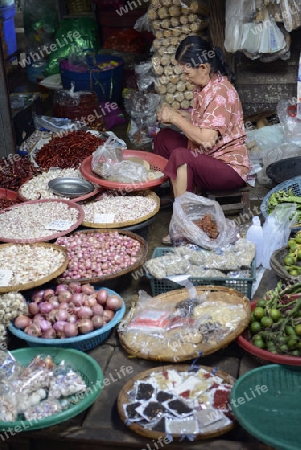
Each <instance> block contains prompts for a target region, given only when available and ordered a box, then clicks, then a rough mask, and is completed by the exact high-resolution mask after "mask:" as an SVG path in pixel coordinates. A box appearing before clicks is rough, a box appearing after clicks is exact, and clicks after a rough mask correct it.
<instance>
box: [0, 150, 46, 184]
mask: <svg viewBox="0 0 301 450" xmlns="http://www.w3.org/2000/svg"><path fill="white" fill-rule="evenodd" d="M15 156H16V157H15V158H12V157H7V158H3V159H2V160H1V161H0V187H2V188H6V189H11V190H13V191H17V190H18V189H19V187H20V186H21V184H22V182H23V180H25V179H28V178H32V177H33V175H34V174H36V173H38V172H39V170H38V169H37V168H35V167H34V166H33V164H32V163H31V162H30V161H29V159H28V157H27V156H20V155H15Z"/></svg>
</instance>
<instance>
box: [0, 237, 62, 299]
mask: <svg viewBox="0 0 301 450" xmlns="http://www.w3.org/2000/svg"><path fill="white" fill-rule="evenodd" d="M14 245H23V244H2V245H1V246H0V249H2V248H5V247H6V248H9V247H12V246H14ZM27 245H30V246H31V247H47V248H52V249H53V250H58V251H59V252H61V253H63V255H64V257H65V260H64V262H63V263H62V265H61V266H60V267H59V268H58V269H57V270H56V271H55V272H53V273H50V274H49V275H47V276H45V277H42V278H40V279H39V280H35V281H28V283H24V284H18V285H13V286H0V293H5V292H12V291H22V290H27V289H32V288H34V287H37V286H41V285H42V284H44V283H47V282H48V281H50V280H53V279H54V278H56V277H58V276H59V275H61V274H62V273H63V272H64V271H65V270H66V268H67V265H68V255H67V251H66V250H65V249H64V247H61V246H60V245H56V244H48V243H46V242H36V243H34V244H27ZM23 269H25V270H26V267H24V268H23Z"/></svg>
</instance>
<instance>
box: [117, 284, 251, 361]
mask: <svg viewBox="0 0 301 450" xmlns="http://www.w3.org/2000/svg"><path fill="white" fill-rule="evenodd" d="M195 289H196V290H197V294H198V297H200V296H201V295H202V294H206V301H223V302H227V303H229V304H234V305H242V306H243V308H244V310H245V312H246V317H245V318H244V319H243V320H241V321H240V322H239V324H238V325H237V327H236V328H235V329H234V330H233V331H231V332H230V333H229V334H227V335H226V336H225V337H224V338H223V339H222V340H221V341H220V342H218V343H216V344H214V345H209V344H208V343H199V344H189V345H188V344H187V343H180V342H177V345H176V347H175V348H174V347H172V346H168V345H167V342H165V343H164V345H161V346H160V350H161V353H160V354H158V353H155V352H154V350H153V349H152V348H151V339H152V335H151V334H150V335H147V334H146V333H143V334H142V333H141V336H143V348H141V347H139V344H137V342H135V345H136V348H133V347H132V346H131V345H129V344H128V342H127V332H126V331H125V330H126V324H127V323H128V322H129V321H130V320H131V318H132V317H133V315H134V313H135V306H133V307H132V308H131V310H130V311H129V313H128V314H127V315H126V317H125V318H124V319H123V321H122V322H121V324H120V326H119V329H118V334H119V339H120V343H121V345H122V347H123V348H124V349H125V350H126V351H127V352H128V353H129V354H130V355H134V356H135V357H137V358H142V359H147V360H153V361H168V362H182V361H188V360H191V359H194V358H198V357H199V356H206V355H210V354H211V353H214V352H216V351H217V350H220V349H221V348H223V347H226V346H227V345H228V344H230V342H232V341H233V340H234V339H236V338H237V336H239V335H240V334H241V333H242V332H243V331H244V329H245V328H246V327H247V326H248V324H249V322H250V318H251V307H250V302H249V300H248V299H247V297H245V296H244V295H243V294H242V293H240V292H238V291H236V290H235V289H229V288H226V287H223V286H195ZM188 297H189V294H188V291H187V289H186V288H185V289H177V290H174V291H169V292H167V293H165V294H161V295H158V296H156V297H154V299H156V300H157V299H160V300H162V303H169V302H170V303H172V304H173V303H174V302H176V303H178V302H180V301H182V300H185V299H187V298H188ZM153 339H154V338H153Z"/></svg>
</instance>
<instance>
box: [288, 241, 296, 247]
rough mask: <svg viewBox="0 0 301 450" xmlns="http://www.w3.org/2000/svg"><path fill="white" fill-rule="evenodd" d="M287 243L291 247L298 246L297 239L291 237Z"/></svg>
mask: <svg viewBox="0 0 301 450" xmlns="http://www.w3.org/2000/svg"><path fill="white" fill-rule="evenodd" d="M287 245H288V246H289V248H292V247H294V246H297V245H296V241H295V239H290V240H289V241H288V243H287Z"/></svg>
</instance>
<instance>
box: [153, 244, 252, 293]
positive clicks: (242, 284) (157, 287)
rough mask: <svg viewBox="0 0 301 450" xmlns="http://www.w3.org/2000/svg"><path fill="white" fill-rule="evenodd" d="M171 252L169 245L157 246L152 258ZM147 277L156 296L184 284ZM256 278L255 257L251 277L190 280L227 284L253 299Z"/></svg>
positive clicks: (203, 283)
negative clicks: (253, 285)
mask: <svg viewBox="0 0 301 450" xmlns="http://www.w3.org/2000/svg"><path fill="white" fill-rule="evenodd" d="M169 252H170V248H167V247H157V248H155V250H154V251H153V254H152V259H153V258H157V257H159V256H164V255H166V254H167V253H169ZM146 277H147V278H148V279H149V280H150V284H151V290H152V296H153V297H155V296H156V295H159V294H164V293H165V292H169V291H172V290H175V289H181V288H183V286H181V285H179V284H178V283H175V282H173V281H170V280H167V279H165V278H163V279H157V278H154V277H153V276H152V275H150V274H148V273H147V274H146ZM255 279H256V266H255V259H254V260H253V262H252V266H251V276H250V278H194V277H191V278H189V280H190V281H191V283H192V284H193V285H194V286H206V285H211V286H225V287H227V288H230V289H236V290H237V291H239V292H241V293H242V294H244V295H245V296H246V297H247V298H249V299H251V295H252V284H253V281H254V280H255Z"/></svg>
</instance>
